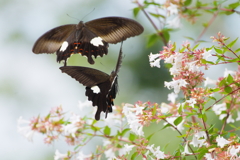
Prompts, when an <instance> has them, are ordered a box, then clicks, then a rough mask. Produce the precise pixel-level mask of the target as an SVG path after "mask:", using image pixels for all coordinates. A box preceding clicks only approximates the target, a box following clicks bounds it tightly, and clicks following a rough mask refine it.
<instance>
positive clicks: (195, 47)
mask: <svg viewBox="0 0 240 160" xmlns="http://www.w3.org/2000/svg"><path fill="white" fill-rule="evenodd" d="M199 45H200V43H198V44H197V45H195V46H194V47H193V49H192V51H194V50H195V49H196V48H197V47H198V46H199Z"/></svg>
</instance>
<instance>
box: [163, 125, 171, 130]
mask: <svg viewBox="0 0 240 160" xmlns="http://www.w3.org/2000/svg"><path fill="white" fill-rule="evenodd" d="M167 127H172V125H171V124H166V125H165V126H164V127H163V128H162V130H163V129H165V128H167Z"/></svg>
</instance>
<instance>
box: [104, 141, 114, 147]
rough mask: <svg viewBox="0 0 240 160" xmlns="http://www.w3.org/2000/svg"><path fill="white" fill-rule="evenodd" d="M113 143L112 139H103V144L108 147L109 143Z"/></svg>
mask: <svg viewBox="0 0 240 160" xmlns="http://www.w3.org/2000/svg"><path fill="white" fill-rule="evenodd" d="M109 144H112V142H111V141H109V140H107V139H103V146H104V147H106V146H107V145H109Z"/></svg>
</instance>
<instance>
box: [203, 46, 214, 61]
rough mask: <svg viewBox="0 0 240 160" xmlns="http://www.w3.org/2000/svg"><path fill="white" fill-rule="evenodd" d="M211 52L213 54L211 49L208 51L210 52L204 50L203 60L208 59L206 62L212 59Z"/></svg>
mask: <svg viewBox="0 0 240 160" xmlns="http://www.w3.org/2000/svg"><path fill="white" fill-rule="evenodd" d="M211 52H212V50H211V49H210V50H208V51H206V50H204V53H203V54H202V55H203V59H206V60H207V59H208V58H209V57H212V54H211Z"/></svg>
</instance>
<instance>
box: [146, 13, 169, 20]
mask: <svg viewBox="0 0 240 160" xmlns="http://www.w3.org/2000/svg"><path fill="white" fill-rule="evenodd" d="M149 14H150V15H152V16H153V17H156V18H159V17H161V18H164V19H165V18H166V17H165V16H164V15H161V14H156V13H151V12H149Z"/></svg>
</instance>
